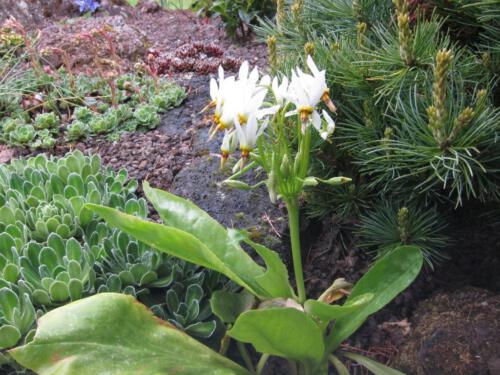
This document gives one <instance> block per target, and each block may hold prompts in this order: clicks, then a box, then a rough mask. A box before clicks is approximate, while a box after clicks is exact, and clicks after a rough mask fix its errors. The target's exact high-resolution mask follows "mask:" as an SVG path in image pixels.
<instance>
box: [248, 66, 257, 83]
mask: <svg viewBox="0 0 500 375" xmlns="http://www.w3.org/2000/svg"><path fill="white" fill-rule="evenodd" d="M248 80H249V81H250V82H251V83H252V84H255V83H257V81H258V80H259V70H258V69H257V67H255V68H253V70H252V72H251V73H250V76H249V77H248Z"/></svg>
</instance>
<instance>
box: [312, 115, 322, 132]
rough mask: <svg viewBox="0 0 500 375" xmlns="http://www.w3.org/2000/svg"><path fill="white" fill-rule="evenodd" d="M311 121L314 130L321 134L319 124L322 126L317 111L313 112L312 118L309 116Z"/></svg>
mask: <svg viewBox="0 0 500 375" xmlns="http://www.w3.org/2000/svg"><path fill="white" fill-rule="evenodd" d="M311 120H312V124H313V126H314V128H315V129H316V130H317V131H318V132H319V133H321V124H322V121H321V117H320V115H319V113H318V111H313V113H312V116H311Z"/></svg>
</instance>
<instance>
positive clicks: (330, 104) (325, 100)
mask: <svg viewBox="0 0 500 375" xmlns="http://www.w3.org/2000/svg"><path fill="white" fill-rule="evenodd" d="M321 100H322V101H323V103H325V105H326V106H327V107H328V109H329V110H330V111H332V112H333V113H337V107H336V106H335V104H333V102H332V99H330V89H326V90H325V92H324V93H323V95H321Z"/></svg>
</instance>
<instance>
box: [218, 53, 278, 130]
mask: <svg viewBox="0 0 500 375" xmlns="http://www.w3.org/2000/svg"><path fill="white" fill-rule="evenodd" d="M230 78H231V77H230ZM230 78H226V79H225V78H224V75H223V71H219V85H217V82H214V83H211V95H212V94H213V95H212V100H215V101H216V106H215V114H214V117H215V123H216V127H215V128H214V129H213V130H212V131H211V132H210V136H211V137H213V135H214V134H215V133H216V132H217V131H218V130H224V129H232V128H234V122H235V120H236V119H238V121H239V122H240V124H241V125H244V124H245V123H246V122H247V121H248V119H249V118H250V116H252V115H255V116H256V117H257V118H258V119H261V118H263V117H265V116H268V115H270V114H273V113H276V111H277V107H271V108H263V104H264V100H265V98H266V96H267V92H268V86H269V85H270V83H271V78H270V77H269V76H268V75H265V76H263V77H262V78H260V81H259V71H258V69H257V68H255V69H253V70H252V71H251V72H249V65H248V62H247V61H245V62H244V63H243V64H242V65H241V67H240V71H239V73H238V79H237V80H234V81H231V80H230ZM222 82H224V84H222ZM214 98H216V99H214Z"/></svg>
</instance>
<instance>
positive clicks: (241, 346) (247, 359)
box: [236, 340, 255, 373]
mask: <svg viewBox="0 0 500 375" xmlns="http://www.w3.org/2000/svg"><path fill="white" fill-rule="evenodd" d="M236 346H237V347H238V350H239V352H240V354H241V357H242V358H243V361H244V362H245V366H246V367H247V369H248V370H249V371H250V372H251V373H255V367H254V366H253V362H252V358H250V354H248V350H247V348H246V347H245V344H244V343H242V342H241V341H237V340H236Z"/></svg>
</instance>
